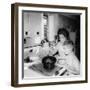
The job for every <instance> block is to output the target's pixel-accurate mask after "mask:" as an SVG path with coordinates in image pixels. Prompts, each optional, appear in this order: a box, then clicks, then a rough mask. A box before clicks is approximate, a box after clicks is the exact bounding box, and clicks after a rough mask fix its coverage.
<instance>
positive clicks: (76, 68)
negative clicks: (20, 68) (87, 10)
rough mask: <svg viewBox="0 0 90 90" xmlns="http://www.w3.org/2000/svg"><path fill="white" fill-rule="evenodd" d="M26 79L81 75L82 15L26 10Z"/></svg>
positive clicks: (24, 12)
mask: <svg viewBox="0 0 90 90" xmlns="http://www.w3.org/2000/svg"><path fill="white" fill-rule="evenodd" d="M22 19H23V22H22V23H23V24H22V25H23V30H24V33H23V34H24V39H23V40H24V46H23V49H24V77H35V78H39V77H50V76H56V77H57V76H60V77H61V76H63V77H64V76H65V77H66V76H73V75H80V14H74V13H50V12H30V11H23V18H22Z"/></svg>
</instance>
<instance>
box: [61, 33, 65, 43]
mask: <svg viewBox="0 0 90 90" xmlns="http://www.w3.org/2000/svg"><path fill="white" fill-rule="evenodd" d="M59 39H60V42H62V43H64V42H65V41H66V37H65V36H64V35H63V34H59Z"/></svg>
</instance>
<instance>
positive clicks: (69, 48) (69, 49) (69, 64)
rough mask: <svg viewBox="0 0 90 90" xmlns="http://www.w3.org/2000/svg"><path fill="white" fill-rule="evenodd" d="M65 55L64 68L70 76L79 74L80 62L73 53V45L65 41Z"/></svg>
mask: <svg viewBox="0 0 90 90" xmlns="http://www.w3.org/2000/svg"><path fill="white" fill-rule="evenodd" d="M63 50H64V54H65V67H66V69H67V70H68V72H69V73H70V74H74V75H79V74H80V62H79V60H78V58H77V57H76V55H75V53H74V45H73V42H72V41H65V42H64V44H63Z"/></svg>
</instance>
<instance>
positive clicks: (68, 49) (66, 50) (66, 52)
mask: <svg viewBox="0 0 90 90" xmlns="http://www.w3.org/2000/svg"><path fill="white" fill-rule="evenodd" d="M63 50H64V54H67V55H68V54H69V53H71V52H72V46H70V45H64V46H63Z"/></svg>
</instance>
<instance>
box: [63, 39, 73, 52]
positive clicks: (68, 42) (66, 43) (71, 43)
mask: <svg viewBox="0 0 90 90" xmlns="http://www.w3.org/2000/svg"><path fill="white" fill-rule="evenodd" d="M63 45H67V47H72V50H73V51H74V43H73V41H71V40H67V41H65V42H64V43H63Z"/></svg>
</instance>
